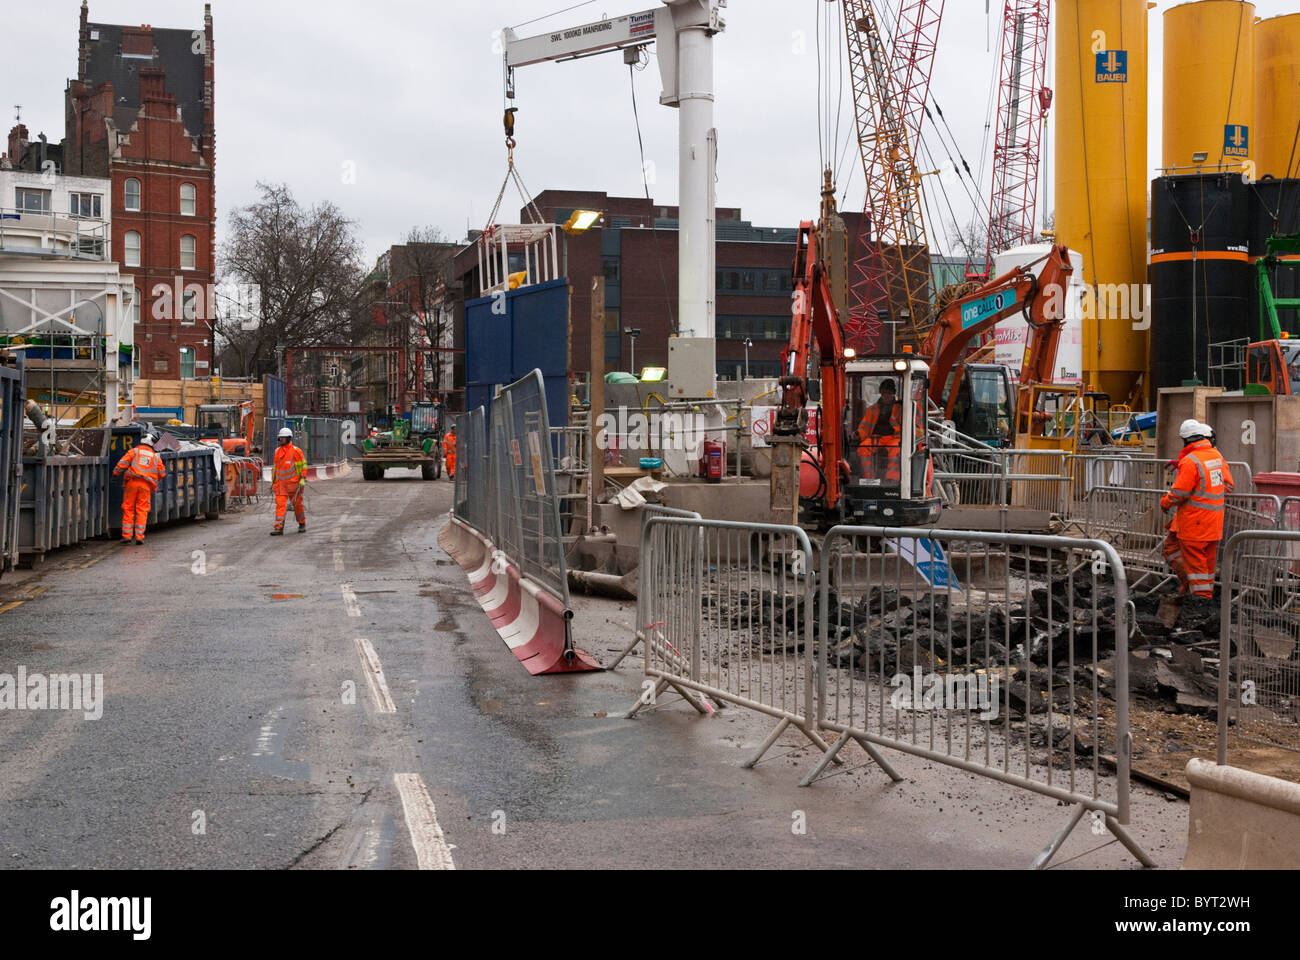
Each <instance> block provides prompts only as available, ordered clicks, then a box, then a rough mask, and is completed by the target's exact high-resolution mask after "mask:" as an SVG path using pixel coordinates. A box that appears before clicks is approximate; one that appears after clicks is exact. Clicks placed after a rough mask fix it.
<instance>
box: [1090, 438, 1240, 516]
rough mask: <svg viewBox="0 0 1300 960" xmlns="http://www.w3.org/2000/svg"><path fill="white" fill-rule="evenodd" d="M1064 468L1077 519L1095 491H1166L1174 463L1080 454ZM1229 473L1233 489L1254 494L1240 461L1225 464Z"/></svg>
mask: <svg viewBox="0 0 1300 960" xmlns="http://www.w3.org/2000/svg"><path fill="white" fill-rule="evenodd" d="M1068 461H1069V462H1068V464H1067V467H1066V470H1067V472H1068V473H1069V475H1070V478H1071V481H1072V490H1073V493H1072V496H1071V503H1072V509H1071V515H1072V518H1073V519H1075V520H1076V521H1077V519H1078V518H1079V517H1081V516H1083V515H1084V513H1085V511H1086V509H1087V506H1086V505H1087V501H1088V496H1089V495H1090V494H1091V493H1092V491H1094V490H1097V489H1107V488H1114V489H1128V490H1159V491H1160V493H1161V495H1163V494H1165V493H1166V492H1168V490H1169V488H1170V487H1171V486H1172V485H1173V481H1174V464H1173V462H1171V461H1168V460H1159V459H1157V458H1155V457H1142V456H1128V455H1125V454H1119V453H1112V452H1105V453H1080V454H1071V455H1070V456H1069V457H1068ZM1228 467H1229V468H1230V469H1231V470H1232V478H1233V481H1234V486H1233V488H1234V490H1235V491H1236V493H1237V494H1240V495H1248V494H1252V493H1254V491H1255V478H1254V475H1253V474H1252V473H1251V469H1250V465H1249V464H1247V463H1243V462H1241V461H1233V460H1230V461H1228Z"/></svg>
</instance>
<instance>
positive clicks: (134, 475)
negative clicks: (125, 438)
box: [113, 444, 167, 492]
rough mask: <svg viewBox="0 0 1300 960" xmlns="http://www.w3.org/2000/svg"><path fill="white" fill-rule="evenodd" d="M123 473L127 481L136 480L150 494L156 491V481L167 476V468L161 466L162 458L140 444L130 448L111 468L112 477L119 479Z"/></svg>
mask: <svg viewBox="0 0 1300 960" xmlns="http://www.w3.org/2000/svg"><path fill="white" fill-rule="evenodd" d="M124 473H125V474H126V479H127V480H128V481H130V480H138V481H140V482H141V483H143V484H144V485H145V486H147V487H148V488H149V490H150V491H151V492H152V491H154V490H157V489H158V481H159V480H161V479H162V478H163V477H164V476H166V475H167V468H166V467H164V466H163V461H162V457H161V456H159V455H158V452H157V451H156V450H154V448H153V447H148V446H145V445H144V444H141V445H140V446H137V447H132V448H131V449H130V450H128V451H127V452H126V455H125V456H123V457H122V459H121V460H119V461H117V466H116V467H114V468H113V476H115V477H120V476H121V475H122V474H124Z"/></svg>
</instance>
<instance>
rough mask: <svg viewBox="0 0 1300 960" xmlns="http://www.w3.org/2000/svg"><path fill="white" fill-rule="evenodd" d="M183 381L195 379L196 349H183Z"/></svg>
mask: <svg viewBox="0 0 1300 960" xmlns="http://www.w3.org/2000/svg"><path fill="white" fill-rule="evenodd" d="M181 379H182V380H193V379H194V348H193V347H181Z"/></svg>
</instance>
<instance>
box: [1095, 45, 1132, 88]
mask: <svg viewBox="0 0 1300 960" xmlns="http://www.w3.org/2000/svg"><path fill="white" fill-rule="evenodd" d="M1097 82H1098V83H1128V51H1127V50H1103V51H1101V53H1099V54H1097Z"/></svg>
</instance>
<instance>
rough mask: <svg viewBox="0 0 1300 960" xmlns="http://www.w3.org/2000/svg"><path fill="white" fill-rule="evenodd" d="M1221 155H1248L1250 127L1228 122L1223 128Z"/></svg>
mask: <svg viewBox="0 0 1300 960" xmlns="http://www.w3.org/2000/svg"><path fill="white" fill-rule="evenodd" d="M1223 155H1224V156H1225V157H1248V156H1250V127H1243V126H1242V125H1241V124H1239V123H1229V124H1227V125H1226V126H1225V127H1224V128H1223Z"/></svg>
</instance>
